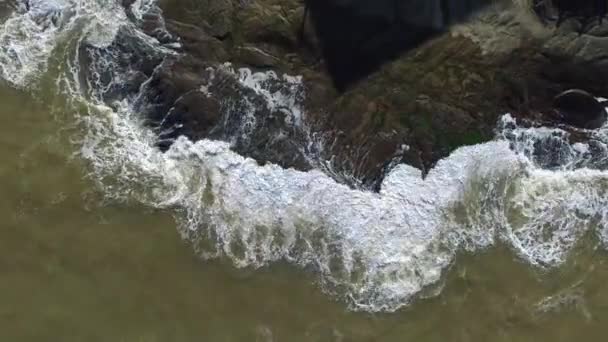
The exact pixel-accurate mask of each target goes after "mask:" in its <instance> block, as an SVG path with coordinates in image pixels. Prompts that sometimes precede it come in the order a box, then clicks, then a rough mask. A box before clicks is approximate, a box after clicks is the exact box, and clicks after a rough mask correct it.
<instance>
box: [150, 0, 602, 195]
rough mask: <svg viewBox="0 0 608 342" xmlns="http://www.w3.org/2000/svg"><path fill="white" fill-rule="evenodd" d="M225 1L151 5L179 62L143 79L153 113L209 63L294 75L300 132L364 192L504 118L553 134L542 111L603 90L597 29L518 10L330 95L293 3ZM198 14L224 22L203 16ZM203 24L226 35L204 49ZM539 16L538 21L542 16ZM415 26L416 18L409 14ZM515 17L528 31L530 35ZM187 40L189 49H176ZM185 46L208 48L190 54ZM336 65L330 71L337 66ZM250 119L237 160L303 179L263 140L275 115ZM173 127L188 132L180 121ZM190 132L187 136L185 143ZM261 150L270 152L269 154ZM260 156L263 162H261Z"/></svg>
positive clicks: (280, 146)
mask: <svg viewBox="0 0 608 342" xmlns="http://www.w3.org/2000/svg"><path fill="white" fill-rule="evenodd" d="M226 1H228V0H215V1H213V0H207V1H201V2H200V6H199V5H194V3H192V4H191V3H186V2H181V3H178V2H177V1H176V0H164V1H163V2H161V5H162V6H163V9H164V10H165V13H166V15H167V17H168V18H169V20H167V22H168V26H169V31H171V32H172V33H173V34H175V35H178V36H182V43H183V45H184V48H183V52H184V53H186V55H189V57H188V56H184V57H182V59H181V60H180V62H179V64H177V65H173V66H169V65H168V66H167V70H161V71H160V72H159V74H158V75H157V76H156V77H155V80H154V82H156V83H155V87H158V94H157V96H158V98H159V99H162V100H161V101H159V107H158V108H157V111H156V113H164V114H166V113H167V111H168V110H170V108H171V107H172V106H173V104H174V103H175V101H176V100H177V98H178V97H179V96H180V95H183V94H185V93H186V92H188V91H190V90H192V89H193V88H197V87H200V85H201V84H202V83H204V82H205V81H204V80H201V74H202V73H204V69H205V68H206V67H208V66H210V65H217V62H223V61H230V62H232V63H234V65H236V66H252V67H263V68H272V69H273V70H277V71H278V72H285V73H288V74H291V75H303V82H304V87H305V89H306V94H307V96H306V100H305V102H304V106H305V110H306V116H307V121H309V122H310V123H312V124H314V126H315V127H316V128H317V129H318V130H321V131H322V132H325V133H327V134H330V135H331V138H330V139H331V140H330V141H331V142H333V143H332V144H328V146H327V149H328V151H327V153H328V154H329V155H332V154H334V155H336V157H335V161H336V162H337V163H338V164H339V166H340V165H342V166H343V168H344V169H345V170H350V171H353V172H354V173H355V174H356V176H357V177H358V178H361V179H364V180H366V182H367V183H368V185H369V184H373V183H374V182H375V181H376V180H377V179H378V178H379V175H381V174H382V169H383V168H385V167H386V166H387V165H388V164H390V160H393V159H394V160H401V161H405V162H407V163H410V164H412V165H414V166H417V167H421V168H423V169H428V168H429V167H431V166H432V165H433V163H434V162H435V161H436V160H438V159H439V158H442V157H444V156H445V155H447V154H448V153H450V152H451V151H452V150H454V149H455V148H457V147H459V146H462V145H466V144H474V143H478V142H481V141H484V140H487V139H491V138H492V137H493V135H494V131H493V129H494V128H495V125H496V121H497V119H498V118H499V117H500V116H502V115H503V114H504V113H507V112H510V113H512V114H513V115H514V116H516V117H518V118H527V119H531V120H538V121H540V122H547V123H549V124H555V123H556V121H555V120H554V119H548V118H549V117H550V113H552V112H553V110H554V107H553V99H554V97H555V96H556V95H558V94H560V93H561V92H563V91H564V90H567V89H572V88H583V89H586V90H588V91H590V92H591V93H593V94H596V95H598V96H607V95H608V83H606V82H604V81H603V80H604V79H606V77H608V20H604V21H603V22H602V23H600V22H599V20H597V21H590V22H585V20H584V18H583V19H581V18H578V17H567V18H565V19H564V20H563V22H561V23H560V25H559V26H557V27H555V26H554V25H553V24H551V22H552V21H550V20H549V21H547V22H549V24H548V26H545V27H543V26H542V25H543V24H542V22H541V21H540V20H538V18H529V17H526V15H527V16H532V15H533V14H532V11H530V9H526V11H524V12H525V13H520V12H517V10H513V9H512V8H511V7H509V6H507V5H505V7H504V8H503V7H497V9H492V10H491V11H489V13H488V14H487V15H486V14H483V15H480V17H479V18H477V19H475V20H474V21H473V22H472V23H471V25H470V28H469V27H468V26H467V29H468V31H467V34H457V30H456V29H455V30H454V34H444V35H440V36H438V37H437V38H436V39H433V40H431V41H429V42H426V43H424V44H423V45H421V46H419V47H418V48H416V49H415V50H412V51H409V52H406V53H404V54H401V55H398V56H396V59H394V60H392V61H388V62H386V63H384V64H382V65H381V66H379V68H378V69H377V70H376V71H375V72H373V73H372V74H369V75H366V76H363V77H362V78H361V79H359V81H358V82H357V83H354V84H353V85H352V87H349V88H347V89H343V91H342V92H340V91H337V90H336V89H335V88H334V87H333V85H332V82H331V80H330V78H329V77H328V75H327V73H326V70H327V66H328V65H327V63H328V61H327V60H326V59H325V58H323V56H322V54H321V53H320V51H321V46H322V44H323V42H322V40H323V39H324V36H323V32H318V31H317V30H316V29H317V28H318V27H315V26H314V25H313V24H314V18H311V16H310V15H308V16H307V15H306V11H305V6H304V3H303V2H301V1H299V0H248V1H242V0H232V1H229V2H231V5H230V6H228V5H225V7H221V6H223V5H219V4H220V3H225V2H226ZM310 1H313V0H310ZM331 1H333V2H336V1H338V0H331ZM353 1H354V2H357V3H358V4H359V5H361V6H367V5H369V6H376V5H377V4H376V3H372V2H369V1H362V0H344V1H342V3H343V6H349V3H351V2H353ZM314 2H317V3H321V1H320V0H318V1H316V0H315V1H314ZM354 2H353V3H354ZM502 2H503V3H509V2H511V1H510V0H509V1H507V0H505V1H502ZM212 3H214V4H212ZM390 3H393V2H390ZM480 3H483V0H480ZM517 3H532V1H529V2H527V1H518V2H517ZM309 4H310V2H309ZM386 4H389V2H388V1H387V2H386ZM425 4H426V5H425V6H427V7H428V8H429V9H433V8H435V7H437V6H436V5H437V4H436V3H435V2H425ZM448 4H450V5H454V6H457V3H454V4H452V2H448ZM193 6H194V7H193ZM205 6H208V8H212V7H213V8H220V7H221V8H226V9H227V10H225V11H215V12H213V11H211V10H209V9H208V8H205ZM214 6H219V7H214ZM433 6H435V7H433ZM228 8H232V10H228ZM442 10H444V9H442ZM492 11H493V12H492ZM212 13H215V14H213V15H216V16H217V15H221V16H222V17H223V18H222V19H221V20H220V22H221V21H226V20H227V21H229V22H230V24H228V25H226V27H230V30H229V33H227V34H226V35H225V36H223V35H219V37H220V38H221V39H216V38H214V36H217V35H216V33H217V32H213V25H212V23H211V22H210V21H209V19H210V18H209V16H210V15H212ZM218 13H219V14H218ZM387 13H388V12H387ZM403 13H405V14H402V15H405V16H406V17H403V18H401V19H400V20H402V21H405V22H407V21H410V22H411V21H412V20H414V21H415V20H416V18H414V17H413V16H410V17H407V15H408V14H407V13H406V12H403ZM424 13H426V12H424ZM424 13H423V14H424ZM547 13H549V14H548V15H550V11H549V12H547ZM309 14H310V13H309ZM389 14H391V13H389ZM426 14H429V15H431V16H432V14H433V13H432V11H429V12H428V13H426ZM391 15H393V17H394V15H397V14H395V13H392V14H391ZM417 15H418V18H422V14H421V13H417ZM454 15H455V17H454V18H459V17H460V14H454ZM397 16H398V15H397ZM389 17H390V15H384V16H383V15H379V16H377V18H379V22H380V23H381V24H382V25H385V24H386V25H388V26H390V23H391V20H392V19H391V18H389ZM522 17H525V18H527V19H526V20H528V21H534V25H535V26H533V27H532V26H531V23H529V22H527V21H524V20H523V19H521V18H522ZM383 18H384V19H383ZM171 19H173V20H171ZM178 22H181V23H185V24H186V25H184V24H179V23H178ZM448 22H449V20H448ZM433 25H435V26H433ZM192 26H195V29H193V28H192ZM220 26H221V25H220ZM440 26H441V25H439V21H438V17H437V18H435V19H434V21H433V20H431V27H436V28H439V27H440ZM463 26H464V25H463ZM186 27H187V28H188V29H185V28H186ZM180 30H183V32H180ZM537 31H539V32H537ZM396 33H397V34H398V33H399V32H396ZM541 33H542V34H541ZM389 36H390V35H389ZM198 37H204V39H205V40H204V41H205V43H204V44H203V43H196V42H197V40H196V39H198ZM344 37H347V36H344ZM209 38H211V39H212V40H211V41H209V40H208V39H209ZM347 38H348V37H347ZM188 40H190V41H192V42H193V43H192V45H188V44H187V41H188ZM489 43H492V44H489ZM197 44H201V46H203V45H204V46H207V45H205V44H209V46H208V48H201V49H198V50H197V49H196V46H197ZM212 52H213V53H215V52H217V54H215V55H214V54H213V53H212ZM188 58H191V59H192V60H194V61H195V62H196V63H198V64H201V65H204V67H202V68H199V67H195V65H196V63H194V62H187V61H188ZM222 58H224V60H222ZM275 58H276V59H275ZM346 58H348V56H347V57H345V59H343V60H342V61H347V60H346ZM338 62H340V60H338ZM187 64H192V65H190V66H188V65H187ZM176 75H177V76H176ZM164 78H167V79H166V80H165V79H164ZM225 82H226V83H225V88H224V89H217V90H215V92H214V94H220V95H217V96H223V97H225V98H227V99H238V98H239V96H240V97H243V96H249V97H250V98H251V99H252V103H253V104H254V105H255V104H258V105H260V106H261V107H263V105H262V103H261V102H256V101H260V100H259V99H258V100H256V96H255V94H250V92H249V91H248V90H247V89H243V88H241V87H239V86H238V84H235V83H233V82H232V81H230V78H227V79H226V81H225ZM184 84H187V85H188V86H183V85H184ZM167 104H169V105H167ZM167 106H169V107H167ZM163 110H164V111H163ZM260 110H265V109H263V108H261V109H260ZM258 114H259V115H260V117H268V118H273V117H274V119H268V121H265V122H264V124H263V125H261V126H260V129H259V132H257V133H256V134H257V136H255V137H254V139H253V141H254V142H253V143H250V144H249V145H247V146H248V147H245V146H246V144H244V143H243V144H241V145H239V144H238V143H237V144H236V145H238V147H237V150H239V152H241V153H244V154H246V155H248V156H253V157H255V158H258V160H261V161H268V160H270V161H276V162H278V163H279V164H282V165H288V166H289V165H291V166H297V167H302V168H304V169H305V168H306V167H308V164H307V163H306V162H303V161H301V160H300V161H294V159H293V158H291V154H290V153H293V155H294V156H297V157H296V158H295V159H297V160H299V159H298V158H300V157H299V156H301V154H299V152H296V150H297V148H296V147H295V146H291V145H290V144H292V143H294V142H296V143H297V141H298V140H297V137H294V136H291V137H289V138H288V139H285V140H279V141H282V142H281V143H276V142H273V141H272V139H269V138H268V137H273V136H275V137H276V133H277V132H279V131H281V130H282V129H284V128H285V126H282V123H281V118H280V113H276V115H274V116H273V115H272V114H269V113H267V112H264V113H261V112H260V113H258ZM258 114H256V117H257V115H258ZM158 115H160V114H158ZM222 115H225V113H223V114H222ZM184 118H189V117H188V116H184ZM156 119H157V120H158V119H159V118H156ZM161 119H162V118H161ZM273 120H275V121H273ZM183 124H184V125H186V126H187V125H189V123H188V120H186V121H185V122H183ZM193 126H196V124H195V123H194V124H193ZM230 129H234V127H232V128H224V129H223V130H221V129H218V130H215V129H212V130H208V129H207V128H205V129H204V134H208V135H209V136H212V137H215V138H224V139H226V138H227V136H225V135H223V136H222V133H221V131H224V132H227V131H229V130H230ZM191 131H192V132H191V133H189V134H190V135H191V136H193V137H194V136H196V134H195V133H194V130H191ZM328 132H331V133H328ZM204 134H203V135H204ZM269 146H272V148H275V149H277V151H279V152H271V151H270V147H269ZM403 146H409V148H408V149H406V148H403ZM264 149H265V151H264V153H260V150H264ZM269 151H270V152H269ZM287 151H289V152H287ZM362 151H363V152H362ZM269 153H270V154H273V153H274V154H273V156H271V157H270V158H269V157H268V154H269ZM338 169H339V167H338Z"/></svg>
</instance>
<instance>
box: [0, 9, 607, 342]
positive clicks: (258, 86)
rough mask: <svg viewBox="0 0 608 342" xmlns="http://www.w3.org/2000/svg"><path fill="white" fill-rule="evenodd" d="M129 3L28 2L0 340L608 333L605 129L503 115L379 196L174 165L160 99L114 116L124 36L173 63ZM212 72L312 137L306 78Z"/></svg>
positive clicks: (204, 155) (6, 65)
mask: <svg viewBox="0 0 608 342" xmlns="http://www.w3.org/2000/svg"><path fill="white" fill-rule="evenodd" d="M113 4H114V3H108V2H104V1H94V0H88V1H85V0H61V1H60V0H54V1H52V0H36V1H33V0H32V1H30V8H29V11H27V9H26V8H19V7H17V9H16V10H15V12H13V15H11V16H10V17H8V19H6V21H5V23H4V24H3V25H2V27H1V28H2V29H1V30H0V41H1V42H2V45H1V46H0V75H2V78H3V79H4V83H3V85H2V87H1V88H0V100H1V103H2V106H0V120H2V125H0V131H1V132H0V133H1V134H0V141H1V144H0V146H2V147H3V148H2V149H0V153H1V157H2V161H3V163H2V165H0V184H1V189H2V190H3V191H2V195H3V197H4V198H5V199H6V200H4V201H2V202H0V214H1V215H2V216H3V217H5V222H6V224H5V225H4V226H5V227H4V226H3V228H4V229H3V230H2V232H1V233H0V234H1V235H0V253H2V257H1V258H0V271H2V272H0V293H2V295H3V296H4V297H5V298H3V300H2V301H0V328H1V329H0V337H2V339H3V340H5V339H6V340H61V341H65V340H74V341H81V340H102V341H106V340H107V341H110V340H112V341H115V340H118V341H167V340H168V341H200V340H213V341H215V340H220V341H222V340H227V341H232V340H243V341H252V340H260V341H270V340H273V341H283V340H289V341H292V340H301V341H332V340H335V341H348V340H374V341H376V340H381V341H402V340H414V339H415V340H416V341H435V340H437V341H439V340H442V341H443V340H446V339H447V340H454V341H487V340H492V341H501V340H504V341H513V340H517V341H526V340H530V341H542V340H547V341H549V340H551V341H555V340H557V341H560V340H563V341H569V340H572V339H573V338H587V339H588V340H599V339H600V338H602V330H603V329H602V328H603V326H602V323H603V322H605V320H606V319H608V312H607V310H608V296H607V295H605V294H604V292H605V291H604V290H603V284H604V283H605V281H606V280H607V279H608V268H607V267H606V266H605V260H606V259H605V258H606V256H605V254H606V251H605V249H604V245H605V241H606V240H607V239H608V233H607V232H606V230H607V228H606V220H608V217H606V210H607V209H606V205H605V204H606V193H605V192H606V190H607V189H608V185H607V184H606V183H607V181H608V178H607V176H606V173H605V172H604V171H602V170H603V169H604V168H605V165H604V163H605V160H606V155H607V154H606V149H605V146H606V145H605V142H606V138H605V133H604V130H598V131H596V132H590V134H592V135H593V136H594V137H595V143H594V144H590V145H584V144H577V145H573V146H570V145H568V144H567V143H566V142H565V141H566V140H567V139H566V138H565V136H564V135H565V134H566V133H564V132H562V131H558V130H549V129H524V128H519V127H517V126H515V125H514V123H513V121H512V119H511V118H510V117H508V116H506V117H505V118H504V120H503V123H502V124H501V125H502V126H503V127H501V131H502V132H503V133H502V134H503V137H499V138H498V139H497V141H495V142H491V143H487V144H483V145H478V146H474V147H467V148H463V149H460V150H458V151H456V152H455V153H454V154H453V155H451V156H450V157H449V158H446V159H444V160H443V161H441V162H440V163H439V164H438V166H437V167H436V168H435V169H434V170H432V171H431V173H430V174H429V175H428V177H427V178H426V179H425V180H422V178H421V176H420V172H419V171H418V170H415V169H413V168H410V167H407V166H404V165H402V166H398V167H397V168H395V169H394V170H393V171H392V172H391V173H390V174H389V175H387V178H386V180H385V182H384V184H383V187H382V191H381V192H380V194H373V193H370V192H367V191H363V190H356V189H351V188H348V187H346V186H344V185H341V184H339V183H337V182H336V181H334V180H333V179H332V178H331V177H329V176H327V175H325V174H324V173H322V172H320V171H314V172H308V173H303V172H297V171H294V170H284V169H281V168H280V167H278V166H273V165H267V166H265V167H260V166H258V165H257V164H256V163H255V162H253V161H251V160H247V159H245V158H243V157H241V156H239V155H237V154H236V153H234V152H231V151H230V149H229V147H230V146H229V144H227V143H222V142H217V141H209V140H204V141H201V142H198V143H196V144H193V143H191V142H188V141H186V140H185V139H181V140H179V141H178V142H177V143H176V144H175V145H174V146H173V148H172V149H171V150H170V151H168V152H167V153H165V154H163V153H160V152H159V151H158V150H157V149H156V148H155V147H154V145H155V144H154V142H155V134H154V133H153V132H152V131H150V130H149V129H147V128H145V127H144V126H143V125H142V124H141V118H139V117H138V108H141V107H138V106H140V105H141V99H142V98H143V97H141V96H143V94H145V91H146V89H145V85H144V87H143V88H142V90H141V92H140V94H139V95H138V96H139V97H137V98H125V99H121V100H120V101H119V102H115V103H111V104H107V103H105V102H103V101H102V98H104V94H105V93H104V91H105V90H106V89H110V88H111V87H112V82H110V83H104V82H107V81H103V77H100V76H99V75H100V73H99V72H100V70H102V69H103V70H105V71H108V70H109V71H110V73H111V74H112V75H113V79H114V80H117V81H120V77H121V76H122V75H123V74H124V72H125V70H122V69H121V68H119V67H115V66H117V65H120V63H112V62H113V61H116V59H119V58H120V54H119V53H118V52H117V51H116V50H113V47H112V46H111V43H112V42H113V40H114V38H115V36H116V34H117V33H118V32H119V31H120V30H124V31H122V32H127V33H126V34H130V35H131V36H132V37H134V38H133V39H136V41H139V42H142V44H149V45H150V46H152V48H153V49H154V51H160V53H163V54H172V53H173V52H171V51H170V49H166V48H164V47H161V46H156V45H157V42H155V41H154V39H152V38H151V37H147V36H145V35H143V34H142V33H141V32H139V31H138V30H137V22H136V20H137V17H138V14H137V13H139V12H138V11H135V12H134V13H135V15H134V17H135V22H132V21H130V20H128V18H127V16H126V14H125V13H124V11H123V10H122V8H121V7H119V6H115V5H113ZM151 4H153V3H152V2H146V1H138V2H136V6H138V7H137V8H138V9H139V11H146V10H147V8H149V6H151ZM110 19H111V20H110ZM83 44H86V45H87V46H88V47H89V51H91V52H90V53H91V56H93V57H94V59H93V61H94V63H91V65H89V66H88V67H84V66H82V65H80V64H79V63H78V61H80V60H81V58H80V57H81V56H79V55H78V54H79V53H82V49H78V48H77V47H78V46H82V45H83ZM210 72H215V73H219V72H221V73H228V74H231V75H233V76H232V77H235V78H237V79H238V81H239V82H240V83H241V84H243V86H246V87H249V88H250V89H253V90H254V91H255V93H256V94H259V95H260V96H261V97H262V98H264V99H266V103H267V105H268V106H279V107H280V108H281V110H284V111H285V112H286V115H287V117H288V118H289V119H290V120H291V121H290V122H291V123H293V124H294V125H295V126H294V127H295V129H301V130H303V132H304V133H308V128H307V127H305V122H303V121H305V117H303V113H301V110H300V109H299V108H298V105H297V101H295V100H294V99H295V98H294V97H291V96H290V94H291V93H292V92H294V91H295V92H298V90H297V88H298V87H297V82H298V79H297V78H294V77H278V76H275V75H271V74H251V73H250V72H248V71H246V70H241V71H235V70H232V69H231V68H230V67H226V66H225V67H220V68H218V69H217V70H211V71H210ZM83 82H85V83H86V85H85V84H83ZM269 82H270V83H272V82H275V83H276V82H279V84H283V86H281V87H279V88H280V90H279V91H275V90H271V88H269V87H270V86H269ZM281 82H283V83H281ZM212 86H213V84H209V87H208V89H212ZM275 88H276V84H275ZM275 88H273V89H275ZM208 89H207V90H208ZM201 91H203V90H201ZM298 96H299V95H298ZM245 100H246V99H245ZM294 101H295V102H294ZM233 114H234V113H232V114H231V115H233ZM247 114H248V113H242V115H243V118H244V119H246V120H252V119H255V118H251V117H250V116H248V115H247ZM254 121H255V120H254ZM246 133H247V132H246V131H239V134H246ZM304 133H303V135H306V134H304ZM509 142H510V143H509ZM556 146H558V147H559V148H557V149H556ZM555 151H558V153H556V152H555ZM311 158H314V156H311ZM176 228H177V229H176ZM178 233H179V234H178ZM192 247H194V248H192ZM193 250H194V251H196V253H194V252H193ZM352 310H356V311H358V312H355V311H352ZM395 310H397V311H396V312H394V311H395ZM366 312H377V313H376V314H371V313H366ZM383 312H384V313H383ZM385 312H391V313H385Z"/></svg>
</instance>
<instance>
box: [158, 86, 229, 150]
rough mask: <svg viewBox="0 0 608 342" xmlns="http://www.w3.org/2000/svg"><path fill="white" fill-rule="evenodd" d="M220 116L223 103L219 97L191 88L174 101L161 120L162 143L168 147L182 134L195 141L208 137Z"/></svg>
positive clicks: (160, 136)
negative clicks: (221, 103)
mask: <svg viewBox="0 0 608 342" xmlns="http://www.w3.org/2000/svg"><path fill="white" fill-rule="evenodd" d="M220 118H221V105H220V102H219V100H218V99H217V98H215V97H213V96H211V95H209V94H207V93H205V92H203V91H201V90H197V89H194V90H191V91H189V92H187V93H186V94H184V95H182V96H180V97H179V98H178V99H177V100H176V101H175V102H174V103H173V106H172V108H171V109H170V110H169V112H168V113H167V115H166V116H165V117H164V119H163V120H162V121H161V124H160V132H161V133H160V134H159V138H160V141H161V142H160V145H161V147H162V148H168V147H169V146H170V144H171V143H172V141H173V140H174V139H175V138H177V137H178V136H181V135H183V136H186V137H188V138H190V139H191V140H194V141H196V140H200V139H203V138H206V137H208V136H209V133H210V131H211V130H212V129H213V128H214V127H215V126H216V125H217V124H218V122H219V120H220ZM184 123H187V124H186V125H185V124H184Z"/></svg>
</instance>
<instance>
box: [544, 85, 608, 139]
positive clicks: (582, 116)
mask: <svg viewBox="0 0 608 342" xmlns="http://www.w3.org/2000/svg"><path fill="white" fill-rule="evenodd" d="M553 106H554V107H555V109H556V110H557V112H558V115H559V117H560V119H561V120H562V121H563V122H564V123H566V124H568V125H572V126H575V127H580V128H590V129H593V128H599V127H601V126H602V125H603V124H604V122H606V108H605V107H604V105H603V104H601V103H600V102H599V101H598V100H597V99H596V98H595V97H593V95H591V94H589V93H588V92H586V91H584V90H580V89H570V90H567V91H565V92H563V93H561V94H559V95H557V96H556V97H555V99H554V100H553Z"/></svg>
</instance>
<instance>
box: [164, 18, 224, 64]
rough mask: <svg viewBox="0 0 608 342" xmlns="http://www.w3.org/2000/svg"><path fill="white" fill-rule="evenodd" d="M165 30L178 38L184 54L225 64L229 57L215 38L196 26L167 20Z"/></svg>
mask: <svg viewBox="0 0 608 342" xmlns="http://www.w3.org/2000/svg"><path fill="white" fill-rule="evenodd" d="M166 25H167V29H168V30H169V31H170V32H172V33H173V34H175V35H176V36H178V37H180V43H181V45H182V48H183V50H184V51H185V52H187V53H189V54H191V55H193V56H195V57H197V58H199V59H201V60H203V61H207V62H225V61H226V60H228V58H229V55H228V53H227V52H226V50H225V48H224V45H223V44H222V42H221V41H220V40H218V39H217V38H215V37H213V36H211V35H209V34H207V33H206V32H205V31H204V30H203V29H201V28H200V27H198V26H195V25H191V24H186V23H180V22H177V21H174V20H167V23H166Z"/></svg>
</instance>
